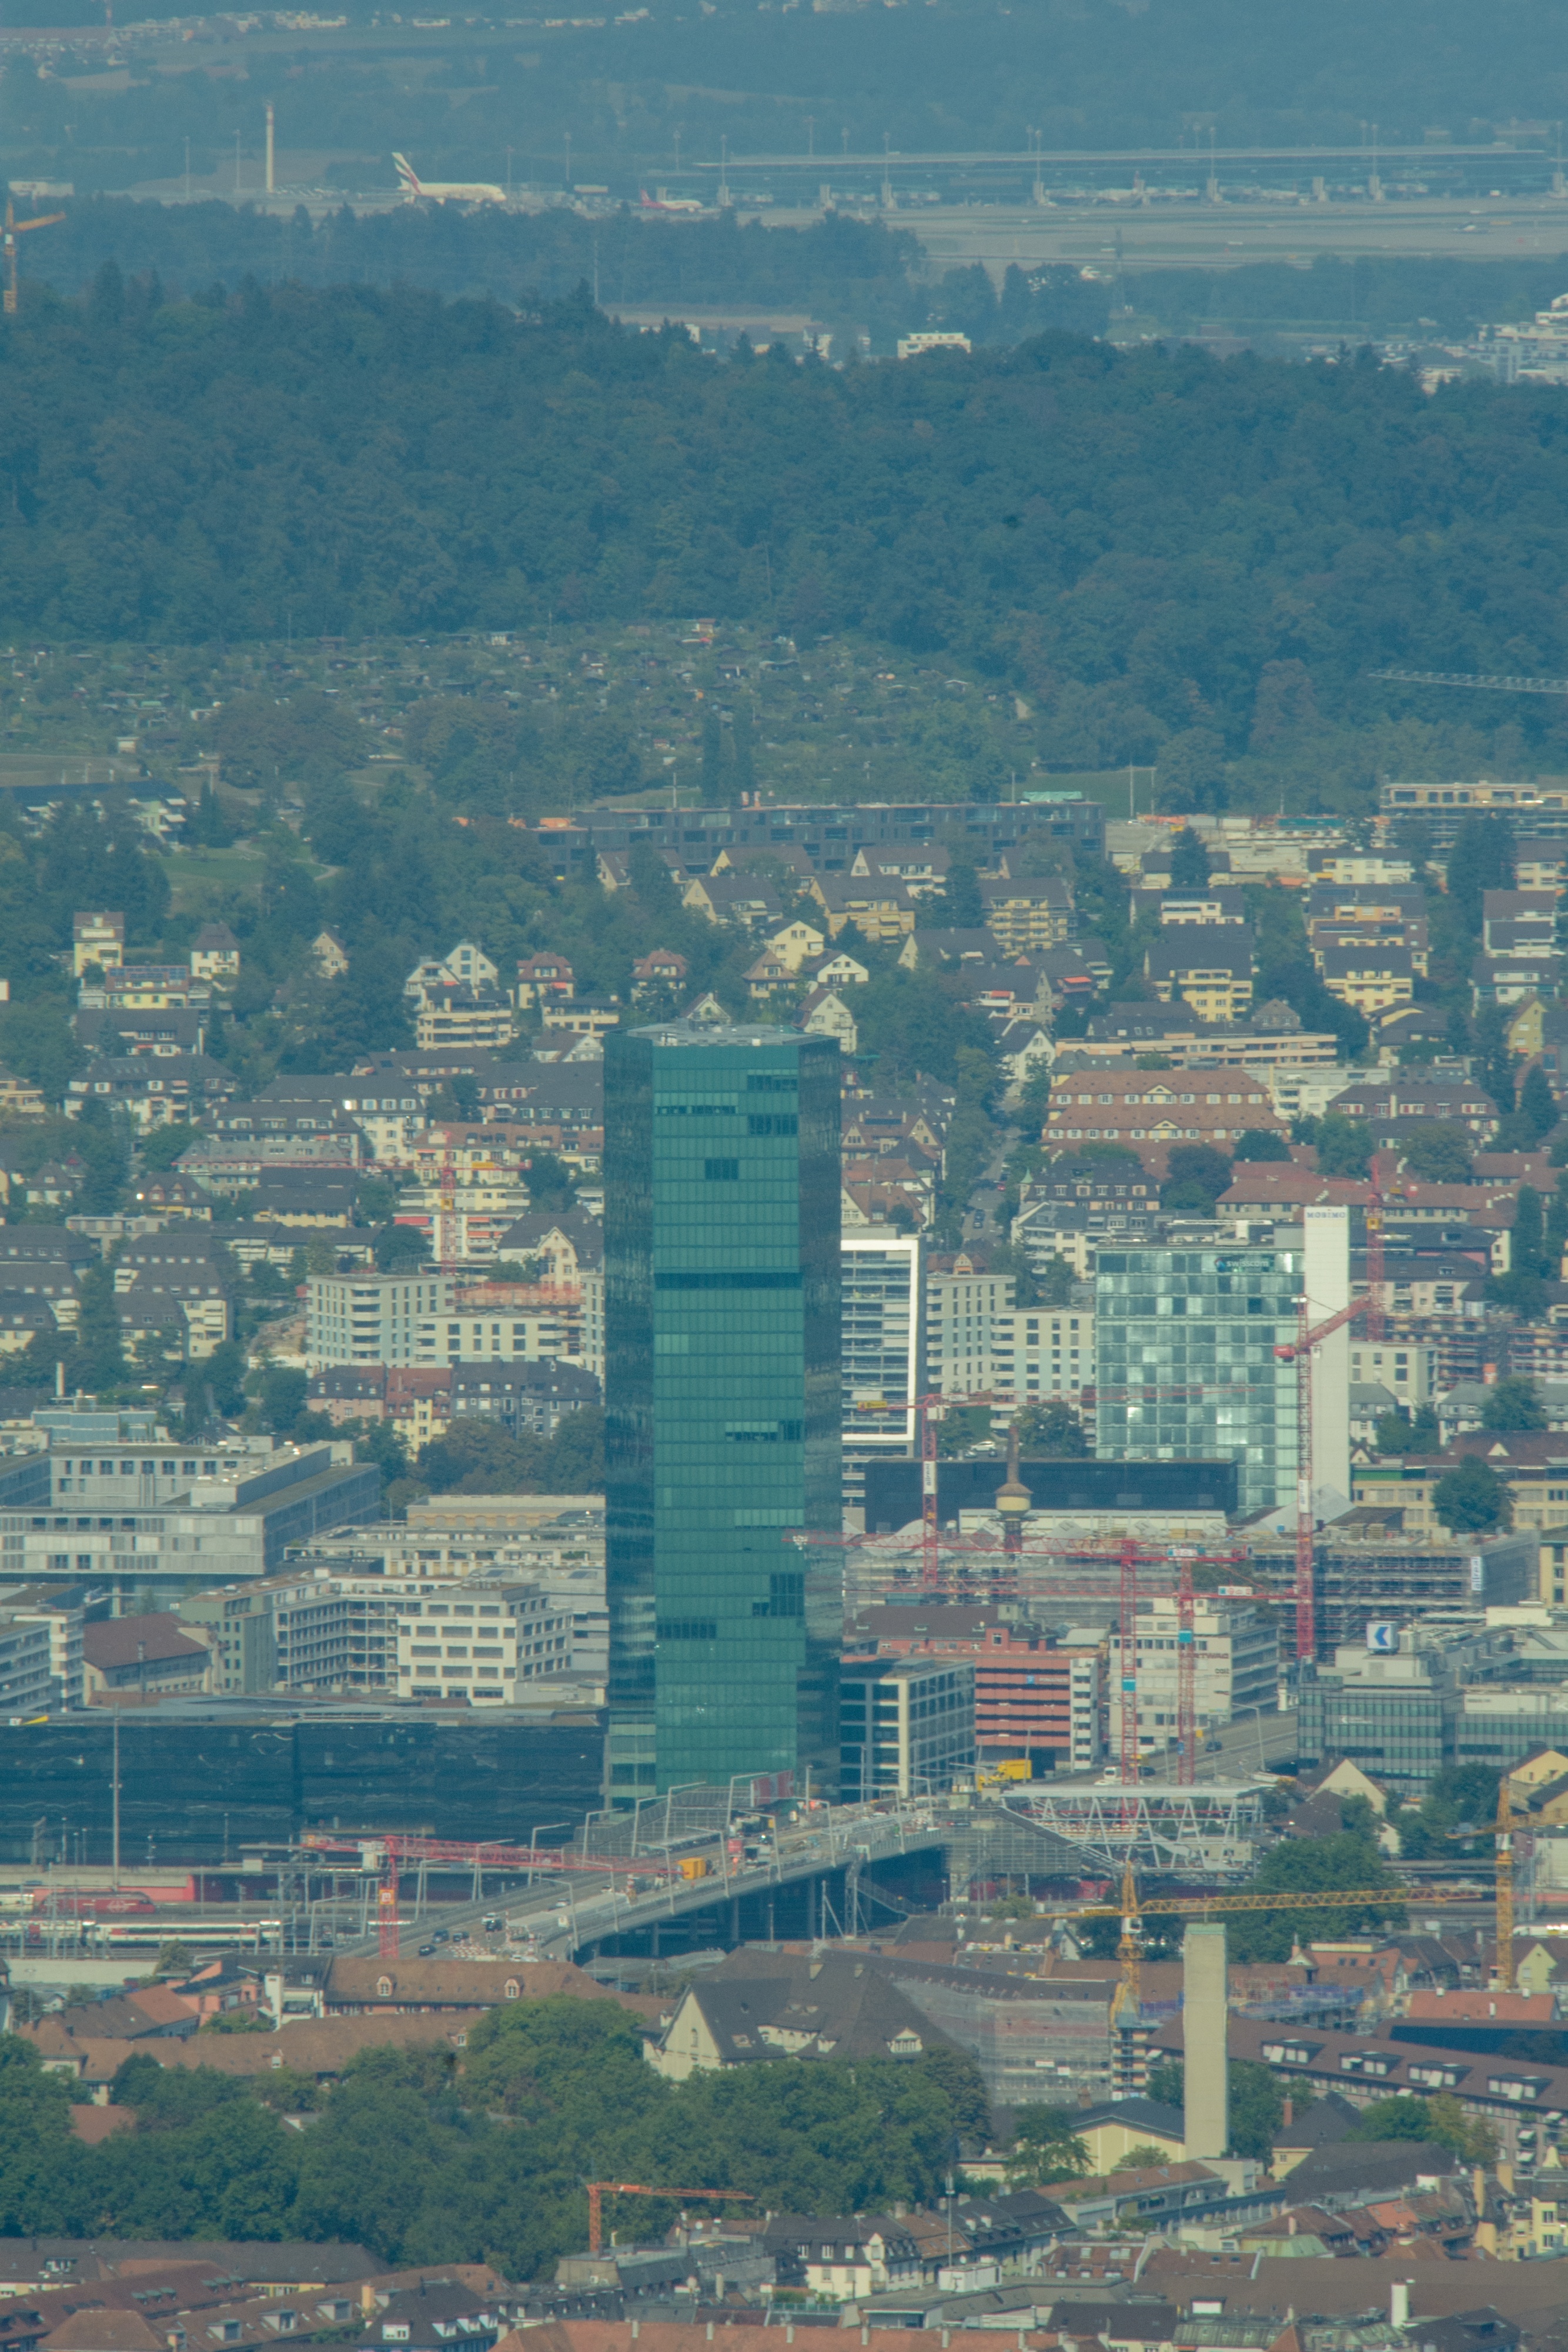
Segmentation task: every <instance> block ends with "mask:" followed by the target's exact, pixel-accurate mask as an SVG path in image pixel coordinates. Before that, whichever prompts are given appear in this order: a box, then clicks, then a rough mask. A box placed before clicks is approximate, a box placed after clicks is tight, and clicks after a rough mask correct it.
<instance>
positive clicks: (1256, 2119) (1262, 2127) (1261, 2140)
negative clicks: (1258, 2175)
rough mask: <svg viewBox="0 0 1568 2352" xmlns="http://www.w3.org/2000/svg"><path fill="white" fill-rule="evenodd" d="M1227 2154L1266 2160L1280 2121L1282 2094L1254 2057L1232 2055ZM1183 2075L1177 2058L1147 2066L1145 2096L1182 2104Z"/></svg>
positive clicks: (1184, 2100) (1265, 2067)
mask: <svg viewBox="0 0 1568 2352" xmlns="http://www.w3.org/2000/svg"><path fill="white" fill-rule="evenodd" d="M1229 2078H1230V2080H1229V2088H1230V2146H1229V2148H1228V2154H1229V2155H1231V2156H1244V2157H1245V2156H1249V2157H1253V2158H1256V2159H1257V2161H1258V2162H1259V2163H1260V2164H1267V2163H1269V2162H1270V2159H1271V2158H1272V2157H1273V2153H1274V2134H1275V2133H1276V2132H1277V2131H1278V2130H1279V2128H1280V2126H1281V2123H1282V2122H1283V2120H1284V2114H1285V2097H1284V2093H1283V2091H1282V2090H1281V2087H1280V2084H1279V2081H1278V2080H1277V2078H1276V2076H1275V2075H1274V2074H1273V2072H1272V2070H1271V2069H1270V2067H1268V2066H1264V2065H1260V2063H1259V2062H1258V2061H1257V2059H1255V2058H1233V2059H1232V2060H1231V2061H1230V2066H1229ZM1147 2089H1148V2095H1149V2097H1150V2098H1151V2099H1158V2100H1159V2101H1160V2103H1161V2104H1162V2105H1165V2106H1168V2107H1180V2106H1182V2105H1185V2102H1186V2069H1185V2067H1184V2066H1183V2064H1182V2062H1181V2060H1180V2059H1179V2058H1165V2059H1162V2060H1161V2061H1160V2063H1159V2064H1158V2065H1157V2066H1151V2067H1150V2069H1149V2074H1148V2084H1147Z"/></svg>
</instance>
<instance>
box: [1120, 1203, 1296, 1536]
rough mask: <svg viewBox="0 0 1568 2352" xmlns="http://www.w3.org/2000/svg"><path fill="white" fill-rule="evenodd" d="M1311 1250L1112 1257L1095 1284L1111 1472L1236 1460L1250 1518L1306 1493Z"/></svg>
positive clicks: (1138, 1252) (1129, 1252) (1147, 1252)
mask: <svg viewBox="0 0 1568 2352" xmlns="http://www.w3.org/2000/svg"><path fill="white" fill-rule="evenodd" d="M1300 1295H1301V1252H1300V1251H1299V1250H1272V1249H1249V1248H1237V1249H1229V1250H1227V1249H1126V1250H1118V1249H1106V1250H1102V1251H1101V1252H1100V1255H1099V1263H1098V1270H1097V1273H1096V1277H1095V1285H1094V1312H1095V1349H1094V1366H1095V1402H1094V1426H1095V1432H1096V1446H1095V1451H1096V1452H1097V1454H1098V1455H1099V1458H1100V1460H1101V1461H1102V1462H1199V1461H1202V1462H1234V1463H1236V1464H1237V1465H1238V1471H1239V1480H1238V1483H1239V1488H1240V1504H1241V1508H1242V1510H1243V1511H1260V1510H1271V1509H1273V1508H1274V1507H1275V1506H1276V1505H1278V1504H1280V1503H1282V1502H1285V1501H1287V1500H1288V1499H1290V1498H1291V1497H1292V1496H1294V1494H1295V1487H1296V1368H1295V1365H1294V1364H1293V1363H1283V1362H1281V1360H1280V1359H1279V1358H1278V1357H1277V1356H1276V1355H1275V1353H1274V1349H1275V1348H1276V1347H1277V1346H1279V1345H1281V1343H1282V1342H1284V1341H1286V1340H1294V1339H1295V1338H1296V1333H1297V1319H1296V1318H1297V1300H1298V1298H1299V1297H1300Z"/></svg>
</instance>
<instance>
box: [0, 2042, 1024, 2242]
mask: <svg viewBox="0 0 1568 2352" xmlns="http://www.w3.org/2000/svg"><path fill="white" fill-rule="evenodd" d="M114 2096H115V2098H116V2101H117V2103H119V2104H121V2105H127V2106H130V2107H131V2108H133V2109H134V2111H135V2114H136V2118H137V2121H136V2128H135V2129H134V2131H131V2132H122V2133H119V2134H117V2135H115V2136H114V2137H112V2138H110V2139H108V2140H105V2141H103V2142H102V2143H101V2144H100V2145H99V2146H98V2147H90V2148H89V2147H84V2146H83V2145H82V2143H81V2142H80V2141H79V2140H78V2139H77V2138H76V2137H74V2135H73V2134H72V2132H71V2129H70V2120H69V2118H70V2092H69V2088H68V2084H66V2082H65V2080H64V2078H63V2077H61V2076H59V2075H57V2074H46V2073H45V2072H44V2070H43V2068H42V2066H41V2065H40V2064H39V2063H38V2059H37V2053H36V2052H35V2051H34V2050H33V2049H32V2048H31V2046H30V2045H29V2044H28V2043H26V2042H21V2041H18V2040H16V2039H15V2038H12V2037H0V2233H4V2234H19V2233H29V2232H37V2231H43V2232H47V2233H52V2234H68V2235H88V2234H91V2233H96V2232H99V2231H113V2232H115V2233H117V2234H119V2235H122V2236H130V2237H148V2238H187V2237H189V2238H208V2239H212V2238H231V2237H232V2238H282V2237H290V2238H304V2239H317V2238H344V2239H350V2240H353V2241H357V2242H360V2243H361V2244H364V2245H367V2246H370V2247H371V2248H372V2249H373V2250H374V2251H375V2252H378V2253H379V2254H381V2255H382V2257H383V2258H384V2259H385V2260H386V2261H387V2262H388V2263H437V2262H479V2261H494V2262H495V2263H497V2265H498V2266H499V2267H500V2268H501V2269H502V2270H503V2271H505V2272H506V2273H507V2274H508V2275H509V2276H511V2277H513V2278H531V2277H533V2276H535V2275H536V2274H538V2273H540V2272H541V2271H548V2270H549V2268H550V2267H552V2266H553V2263H554V2261H555V2258H556V2256H557V2255H558V2254H560V2253H564V2252H569V2251H570V2250H572V2249H574V2248H580V2247H581V2246H582V2245H583V2243H584V2242H585V2239H586V2230H587V2200H586V2197H585V2194H584V2191H583V2187H582V2184H583V2182H584V2181H585V2180H588V2179H605V2178H611V2179H617V2178H619V2179H632V2180H647V2179H653V2180H657V2179H664V2178H668V2177H670V2176H671V2175H672V2173H673V2174H674V2177H676V2178H678V2179H680V2180H682V2181H683V2182H685V2183H689V2184H692V2185H694V2186H702V2187H712V2188H727V2187H736V2188H741V2189H747V2190H748V2191H750V2192H751V2194H752V2195H754V2196H755V2197H756V2198H757V2199H758V2202H759V2204H760V2205H761V2206H763V2207H765V2208H771V2209H772V2210H780V2209H783V2210H791V2211H795V2212H804V2213H817V2212H820V2213H844V2212H854V2211H865V2210H875V2209H876V2208H877V2206H878V2205H879V2204H882V2203H884V2202H886V2201H887V2200H893V2199H896V2198H907V2199H919V2198H925V2197H927V2196H930V2195H932V2194H933V2193H935V2191H936V2189H937V2188H938V2186H939V2184H940V2181H941V2179H942V2177H943V2174H944V2172H945V2170H946V2165H947V2162H948V2157H949V2152H950V2149H951V2146H952V2142H953V2138H954V2135H955V2134H956V2133H958V2132H969V2131H972V2130H974V2129H975V2128H977V2126H982V2127H983V2124H984V2118H985V2113H986V2107H985V2095H984V2092H983V2090H982V2088H981V2086H980V2081H979V2076H978V2074H977V2071H976V2069H975V2067H974V2065H973V2064H972V2063H971V2062H970V2061H969V2060H968V2059H967V2058H964V2057H962V2056H960V2054H959V2053H957V2052H956V2051H954V2050H951V2049H948V2048H942V2049H938V2050H935V2051H932V2052H929V2053H927V2054H926V2055H925V2057H924V2058H921V2059H918V2060H916V2061H915V2062H914V2063H910V2064H904V2063H895V2062H894V2061H893V2060H873V2061H871V2062H870V2063H867V2062H865V2061H863V2060H862V2061H861V2062H859V2063H856V2064H854V2065H848V2064H841V2063H837V2062H835V2061H830V2062H827V2063H822V2064H806V2063H801V2062H799V2061H795V2060H790V2059H780V2060H779V2061H778V2062H777V2063H768V2064H762V2065H758V2066H747V2067H742V2068H740V2069H738V2070H737V2071H735V2072H732V2073H726V2074H696V2075H694V2076H693V2077H692V2078H691V2079H690V2080H689V2081H688V2082H685V2083H682V2084H671V2083H666V2082H665V2081H664V2079H663V2078H662V2077H661V2076H660V2075H658V2074H655V2073H654V2072H653V2068H652V2067H651V2066H649V2065H648V2063H646V2061H645V2059H644V2058H643V2044H642V2040H641V2037H640V2035H639V2034H638V2032H637V2031H636V2028H635V2026H634V2024H633V2023H632V2021H631V2020H630V2019H629V2018H628V2017H627V2016H626V2015H625V2013H624V2012H623V2011H622V2010H620V2009H619V2008H618V2007H617V2006H616V2004H615V2003H614V2002H613V2001H610V2000H604V2001H584V2000H570V1999H567V1998H557V1999H554V2000H548V2001H518V2002H516V2003H513V2004H510V2005H508V2006H507V2008H505V2009H500V2010H493V2011H489V2012H488V2013H487V2014H486V2016H485V2017H484V2018H483V2019H482V2020H481V2021H479V2022H478V2023H477V2024H476V2026H475V2027H474V2028H473V2029H472V2031H471V2032H470V2034H469V2037H468V2046H467V2049H466V2051H465V2053H464V2054H463V2056H462V2058H461V2059H460V2060H459V2059H458V2058H457V2057H456V2056H455V2053H452V2052H450V2051H437V2050H409V2051H404V2050H393V2049H391V2048H375V2049H371V2050H367V2051H365V2052H363V2053H361V2056H360V2057H358V2058H356V2059H355V2060H354V2061H353V2062H352V2063H351V2064H350V2066H349V2068H348V2070H347V2072H346V2073H345V2074H344V2076H343V2079H342V2081H341V2083H340V2085H339V2086H338V2087H337V2089H335V2090H334V2091H332V2092H331V2093H330V2094H329V2095H327V2096H326V2098H325V2104H324V2108H323V2111H322V2113H321V2114H320V2116H319V2120H318V2121H317V2122H316V2123H315V2125H314V2126H313V2128H312V2129H311V2130H310V2131H309V2132H308V2133H306V2134H304V2135H301V2134H299V2133H297V2132H294V2131H290V2130H288V2129H287V2128H286V2127H285V2126H283V2125H282V2124H281V2122H280V2121H279V2116H278V2110H281V2109H283V2108H286V2107H289V2106H295V2105H306V2106H308V2105H313V2104H315V2099H316V2094H315V2089H314V2085H313V2084H306V2083H301V2082H300V2080H299V2079H298V2077H296V2076H294V2075H292V2074H288V2072H287V2069H286V2070H284V2075H283V2077H278V2076H274V2075H272V2074H270V2073H269V2074H267V2075H264V2076H263V2077H262V2078H260V2081H259V2083H258V2084H257V2085H256V2087H255V2088H253V2087H252V2086H251V2085H249V2084H246V2083H244V2082H237V2081H235V2079H233V2078H232V2077H230V2076H228V2075H225V2074H215V2073H213V2074H209V2073H207V2072H206V2071H205V2070H203V2069H198V2070H195V2071H193V2072H191V2073H184V2072H170V2073H168V2074H165V2073H164V2072H163V2070H162V2068H161V2067H159V2066H158V2065H157V2064H156V2063H155V2062H154V2061H153V2060H152V2059H150V2058H145V2057H141V2056H138V2057H135V2058H131V2059H130V2060H128V2061H127V2063H126V2064H125V2065H124V2066H123V2067H122V2068H121V2069H120V2075H119V2077H118V2078H117V2080H116V2083H115V2086H114ZM411 2158H416V2159H417V2160H413V2161H411ZM673 2220H674V2206H673V2205H672V2206H668V2207H665V2206H661V2205H658V2204H656V2203H654V2204H651V2205H650V2204H648V2203H646V2202H645V2201H644V2202H641V2203H640V2204H639V2206H638V2208H637V2209H636V2226H637V2229H638V2231H639V2233H644V2232H646V2231H650V2230H653V2231H657V2230H662V2229H663V2228H664V2227H665V2226H666V2225H667V2223H668V2222H670V2221H673Z"/></svg>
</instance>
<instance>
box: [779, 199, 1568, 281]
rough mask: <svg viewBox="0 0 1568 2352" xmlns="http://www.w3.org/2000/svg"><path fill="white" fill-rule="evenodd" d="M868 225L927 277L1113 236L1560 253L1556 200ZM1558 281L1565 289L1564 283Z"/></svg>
mask: <svg viewBox="0 0 1568 2352" xmlns="http://www.w3.org/2000/svg"><path fill="white" fill-rule="evenodd" d="M857 209H861V208H859V207H857ZM868 216H869V215H868ZM741 217H742V218H743V219H755V220H759V221H762V222H763V223H765V224H771V225H773V226H778V227H784V226H800V225H801V224H804V223H806V222H808V221H811V220H816V219H819V218H821V215H820V213H818V212H817V211H816V210H815V209H813V210H812V211H810V212H804V211H801V212H796V211H794V210H789V211H786V210H784V209H783V208H782V207H779V206H769V207H768V209H767V210H766V211H757V212H754V213H744V212H743V213H742V215H741ZM876 217H878V218H881V219H885V220H886V221H887V222H888V224H889V226H892V227H897V228H907V229H911V230H913V232H914V233H915V236H917V237H918V238H919V239H920V242H921V244H922V245H923V246H924V247H925V250H926V252H927V254H928V255H929V257H930V268H931V270H932V271H933V273H936V274H940V272H941V271H943V270H945V269H954V268H959V267H961V266H962V265H964V264H966V263H968V262H975V261H983V262H984V263H985V265H986V267H987V268H988V269H989V270H991V271H992V272H993V274H996V275H998V276H999V275H1000V273H1001V272H1002V271H1003V270H1005V269H1006V268H1007V267H1008V265H1009V262H1017V263H1018V264H1019V268H1023V269H1039V268H1043V267H1044V266H1045V265H1046V264H1047V263H1050V262H1070V263H1071V264H1073V265H1074V266H1075V267H1077V268H1101V269H1104V268H1114V267H1115V263H1116V258H1117V254H1118V239H1119V240H1120V245H1119V250H1120V257H1121V262H1122V267H1123V268H1124V269H1127V270H1140V269H1239V268H1243V267H1244V266H1245V265H1246V264H1247V263H1249V262H1258V261H1283V262H1288V263H1290V264H1291V265H1293V266H1294V267H1296V268H1302V269H1306V268H1311V266H1312V263H1313V261H1315V260H1316V258H1317V257H1318V256H1319V255H1320V254H1332V255H1333V256H1334V257H1336V258H1337V259H1340V260H1343V261H1351V260H1355V259H1364V258H1376V259H1378V260H1390V259H1402V260H1411V259H1424V260H1430V259H1434V258H1438V257H1441V258H1446V259H1453V260H1464V261H1516V260H1538V259H1542V258H1544V257H1550V256H1552V255H1554V254H1559V253H1561V254H1563V255H1564V256H1568V198H1564V197H1562V196H1539V197H1531V198H1529V199H1525V200H1521V199H1518V198H1513V199H1509V198H1503V197H1496V198H1486V197H1469V198H1464V197H1459V198H1448V197H1417V198H1412V199H1410V200H1408V201H1406V202H1400V201H1398V200H1397V199H1395V198H1390V199H1389V200H1388V201H1387V202H1386V203H1384V204H1374V203H1372V202H1371V201H1370V200H1368V201H1364V202H1361V203H1356V204H1344V203H1339V204H1321V205H1320V204H1312V203H1305V204H1301V203H1297V204H1289V203H1284V202H1279V201H1276V202H1272V203H1259V202H1257V201H1252V202H1249V203H1242V202H1236V203H1220V204H1202V203H1198V204H1190V205H1181V204H1164V205H1162V204H1150V205H1142V204H1138V203H1136V202H1135V201H1134V198H1133V197H1132V196H1130V195H1129V196H1128V197H1127V198H1126V199H1125V200H1124V201H1105V202H1101V203H1093V204H1091V203H1082V204H1061V205H1045V206H1036V205H1019V206H1016V207H1013V206H1007V205H962V206H957V205H952V206H949V205H910V206H908V207H907V208H904V207H902V206H901V207H897V208H895V209H894V210H893V211H890V212H887V213H883V211H882V210H881V208H880V206H879V207H877V208H876ZM1565 268H1568V264H1565ZM1563 282H1564V290H1568V276H1565V278H1564V281H1563Z"/></svg>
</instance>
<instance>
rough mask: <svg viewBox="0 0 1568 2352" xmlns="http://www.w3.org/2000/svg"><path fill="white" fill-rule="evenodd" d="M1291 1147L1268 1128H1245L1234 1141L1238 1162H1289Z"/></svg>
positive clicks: (1280, 1136)
mask: <svg viewBox="0 0 1568 2352" xmlns="http://www.w3.org/2000/svg"><path fill="white" fill-rule="evenodd" d="M1290 1156H1291V1147H1290V1144H1289V1142H1288V1141H1287V1140H1286V1139H1285V1137H1284V1136H1282V1135H1281V1134H1280V1133H1279V1131H1278V1130H1277V1129H1274V1128H1270V1127H1246V1128H1243V1129H1242V1130H1241V1133H1240V1134H1239V1136H1238V1137H1237V1139H1236V1157H1237V1159H1238V1160H1289V1158H1290Z"/></svg>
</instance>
